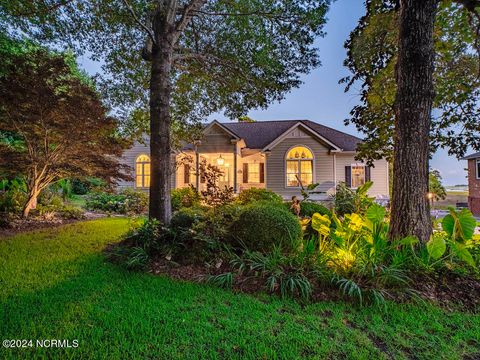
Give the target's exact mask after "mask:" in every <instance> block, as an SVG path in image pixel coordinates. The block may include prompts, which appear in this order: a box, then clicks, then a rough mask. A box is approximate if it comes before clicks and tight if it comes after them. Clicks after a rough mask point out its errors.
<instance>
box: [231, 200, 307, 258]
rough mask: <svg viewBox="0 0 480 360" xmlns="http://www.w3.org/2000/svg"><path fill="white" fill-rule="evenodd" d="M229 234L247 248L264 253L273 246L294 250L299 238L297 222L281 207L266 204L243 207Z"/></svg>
mask: <svg viewBox="0 0 480 360" xmlns="http://www.w3.org/2000/svg"><path fill="white" fill-rule="evenodd" d="M232 231H233V233H234V234H235V237H237V238H238V241H239V242H241V244H243V245H244V246H245V247H246V248H247V249H249V250H258V251H266V252H268V251H270V250H271V249H273V248H274V247H275V246H279V247H281V248H282V249H283V250H285V251H294V250H295V249H296V248H297V247H298V246H299V241H300V238H301V236H302V229H301V227H300V223H299V222H298V219H297V218H296V217H295V216H294V215H293V214H291V213H290V212H288V210H286V209H285V208H283V207H282V206H278V205H275V204H269V203H258V204H256V203H252V204H250V205H247V206H246V207H245V208H244V209H243V210H242V212H241V213H240V216H239V218H238V220H237V221H236V222H235V223H234V224H233V226H232Z"/></svg>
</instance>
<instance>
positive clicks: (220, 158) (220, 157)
mask: <svg viewBox="0 0 480 360" xmlns="http://www.w3.org/2000/svg"><path fill="white" fill-rule="evenodd" d="M224 163H225V159H224V158H222V154H220V156H219V157H218V158H217V165H220V166H221V165H223V164H224Z"/></svg>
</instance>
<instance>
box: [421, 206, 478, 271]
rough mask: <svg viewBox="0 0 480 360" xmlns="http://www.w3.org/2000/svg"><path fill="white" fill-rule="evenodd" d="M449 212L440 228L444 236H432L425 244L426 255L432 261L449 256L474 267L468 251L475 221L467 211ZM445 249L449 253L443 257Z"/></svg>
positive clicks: (451, 209)
mask: <svg viewBox="0 0 480 360" xmlns="http://www.w3.org/2000/svg"><path fill="white" fill-rule="evenodd" d="M449 211H450V213H449V214H448V215H447V216H445V217H444V218H443V220H442V228H443V231H444V232H445V234H446V236H442V235H443V234H438V233H437V234H434V235H432V237H431V239H430V241H428V243H427V251H428V254H429V256H430V257H431V258H432V259H434V260H440V259H444V258H447V257H449V256H450V257H456V258H458V259H460V260H461V261H464V262H465V263H467V264H468V265H470V266H472V267H476V265H475V260H474V259H473V256H472V254H471V253H470V251H469V249H470V248H471V247H473V243H472V237H473V235H474V232H475V226H476V220H475V218H474V217H473V215H472V213H471V212H470V211H469V210H467V209H463V210H461V211H455V210H454V209H453V208H450V209H449ZM447 247H449V248H450V253H449V255H447V256H446V257H444V255H445V253H447Z"/></svg>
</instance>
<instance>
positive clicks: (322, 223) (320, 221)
mask: <svg viewBox="0 0 480 360" xmlns="http://www.w3.org/2000/svg"><path fill="white" fill-rule="evenodd" d="M331 223H332V222H331V220H330V218H329V217H328V215H321V214H319V213H315V214H313V216H312V229H313V230H315V231H317V232H318V233H319V234H320V235H322V236H328V235H329V234H330V224H331Z"/></svg>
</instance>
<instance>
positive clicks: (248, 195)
mask: <svg viewBox="0 0 480 360" xmlns="http://www.w3.org/2000/svg"><path fill="white" fill-rule="evenodd" d="M237 200H238V202H239V203H240V204H242V205H246V204H250V203H252V202H255V201H271V202H274V203H282V202H283V199H282V197H281V196H280V195H278V194H277V193H275V192H273V191H272V190H268V189H259V188H255V187H253V188H250V189H245V190H242V192H240V194H239V195H238V197H237Z"/></svg>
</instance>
